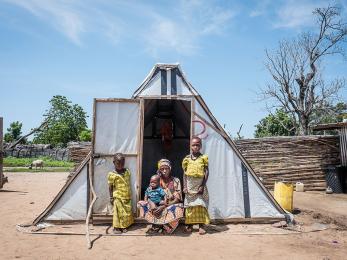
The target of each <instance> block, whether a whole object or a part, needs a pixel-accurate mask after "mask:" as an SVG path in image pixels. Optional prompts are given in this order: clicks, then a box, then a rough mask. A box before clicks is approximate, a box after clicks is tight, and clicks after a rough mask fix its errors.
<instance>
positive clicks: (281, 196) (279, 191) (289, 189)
mask: <svg viewBox="0 0 347 260" xmlns="http://www.w3.org/2000/svg"><path fill="white" fill-rule="evenodd" d="M293 190H294V186H293V184H291V183H285V182H275V190H274V197H275V200H276V201H277V202H278V204H280V205H281V207H282V208H284V209H285V210H287V211H289V212H292V211H293Z"/></svg>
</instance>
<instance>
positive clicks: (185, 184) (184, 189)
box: [183, 173, 188, 194]
mask: <svg viewBox="0 0 347 260" xmlns="http://www.w3.org/2000/svg"><path fill="white" fill-rule="evenodd" d="M183 193H184V194H187V193H188V189H187V176H186V175H185V174H184V173H183Z"/></svg>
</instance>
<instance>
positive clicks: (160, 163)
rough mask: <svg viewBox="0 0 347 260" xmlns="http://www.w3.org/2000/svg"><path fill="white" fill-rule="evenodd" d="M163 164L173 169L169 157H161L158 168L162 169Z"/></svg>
mask: <svg viewBox="0 0 347 260" xmlns="http://www.w3.org/2000/svg"><path fill="white" fill-rule="evenodd" d="M161 166H167V167H169V168H170V170H171V162H170V161H169V160H168V159H161V160H160V161H159V162H158V170H159V169H160V167H161Z"/></svg>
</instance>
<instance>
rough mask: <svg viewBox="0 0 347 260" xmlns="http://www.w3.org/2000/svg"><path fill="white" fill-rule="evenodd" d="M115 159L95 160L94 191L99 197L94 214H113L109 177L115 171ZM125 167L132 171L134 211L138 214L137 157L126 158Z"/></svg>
mask: <svg viewBox="0 0 347 260" xmlns="http://www.w3.org/2000/svg"><path fill="white" fill-rule="evenodd" d="M112 161H113V158H111V157H108V158H96V159H94V164H95V167H94V190H95V193H96V195H97V197H98V199H97V200H96V201H95V204H94V207H93V213H99V214H100V213H111V204H110V194H109V191H108V184H107V175H108V173H109V172H111V171H113V170H114V165H113V162H112ZM125 167H126V168H128V169H129V170H130V174H131V189H132V203H133V211H134V212H136V191H137V187H138V183H137V179H136V176H137V169H138V168H137V157H136V156H131V157H126V158H125Z"/></svg>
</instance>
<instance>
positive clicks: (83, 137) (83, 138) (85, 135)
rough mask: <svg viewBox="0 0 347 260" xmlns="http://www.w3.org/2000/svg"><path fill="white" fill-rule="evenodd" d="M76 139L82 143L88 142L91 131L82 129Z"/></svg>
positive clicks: (90, 138) (90, 137)
mask: <svg viewBox="0 0 347 260" xmlns="http://www.w3.org/2000/svg"><path fill="white" fill-rule="evenodd" d="M78 139H79V140H80V141H82V142H90V141H91V140H92V130H90V129H84V130H83V131H81V132H80V134H79V136H78Z"/></svg>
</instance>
